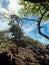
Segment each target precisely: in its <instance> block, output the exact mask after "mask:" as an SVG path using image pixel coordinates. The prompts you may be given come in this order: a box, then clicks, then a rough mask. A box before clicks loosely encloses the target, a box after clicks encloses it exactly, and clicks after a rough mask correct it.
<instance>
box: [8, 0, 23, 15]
mask: <svg viewBox="0 0 49 65" xmlns="http://www.w3.org/2000/svg"><path fill="white" fill-rule="evenodd" d="M18 2H19V0H9V6H8V9H9V11H10V13H11V14H12V13H13V14H15V13H16V14H17V13H18V10H19V9H21V8H22V7H23V6H21V5H19V3H18Z"/></svg>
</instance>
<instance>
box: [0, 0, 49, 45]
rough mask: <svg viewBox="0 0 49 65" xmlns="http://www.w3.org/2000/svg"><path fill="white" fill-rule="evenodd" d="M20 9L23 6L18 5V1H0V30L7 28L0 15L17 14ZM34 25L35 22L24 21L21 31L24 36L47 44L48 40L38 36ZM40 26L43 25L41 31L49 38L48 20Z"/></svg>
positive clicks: (30, 16) (6, 22) (5, 21)
mask: <svg viewBox="0 0 49 65" xmlns="http://www.w3.org/2000/svg"><path fill="white" fill-rule="evenodd" d="M21 7H23V6H20V5H19V3H18V0H0V30H5V29H8V28H9V26H8V21H7V20H4V19H2V17H1V13H5V12H6V14H12V13H13V14H14V13H15V14H18V10H19V9H20V8H21ZM28 18H32V19H34V18H36V17H35V16H32V15H29V16H28ZM36 24H37V23H36V22H35V21H28V20H24V21H23V27H22V29H23V30H24V32H25V34H26V35H28V36H30V37H32V38H34V39H36V40H38V41H40V42H43V43H45V44H48V43H49V40H47V39H46V38H44V37H42V36H41V35H39V34H38V29H37V26H36ZM41 25H44V27H43V28H42V29H41V30H42V32H43V33H44V34H46V35H48V36H49V20H48V21H47V22H42V23H41Z"/></svg>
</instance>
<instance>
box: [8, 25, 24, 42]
mask: <svg viewBox="0 0 49 65" xmlns="http://www.w3.org/2000/svg"><path fill="white" fill-rule="evenodd" d="M9 31H10V32H11V33H12V37H13V39H12V40H13V41H14V42H16V41H19V40H21V39H22V37H23V31H22V29H21V28H20V26H19V25H15V24H12V25H11V28H10V29H9Z"/></svg>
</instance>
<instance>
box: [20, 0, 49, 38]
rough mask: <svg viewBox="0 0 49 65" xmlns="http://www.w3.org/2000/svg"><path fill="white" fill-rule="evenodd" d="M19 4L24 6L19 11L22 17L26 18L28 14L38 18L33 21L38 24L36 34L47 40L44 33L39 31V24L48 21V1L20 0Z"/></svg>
mask: <svg viewBox="0 0 49 65" xmlns="http://www.w3.org/2000/svg"><path fill="white" fill-rule="evenodd" d="M20 4H21V5H23V6H24V7H23V8H22V9H21V10H20V11H19V12H20V14H21V15H22V16H26V15H28V14H29V15H33V16H39V17H40V18H37V19H36V20H35V21H36V22H37V23H38V32H39V34H40V35H42V36H44V37H45V38H47V39H49V37H48V36H47V35H45V34H44V33H42V31H41V28H42V27H41V22H42V21H46V20H49V1H48V0H20ZM26 19H27V18H26ZM27 20H32V19H27ZM32 21H33V20H32Z"/></svg>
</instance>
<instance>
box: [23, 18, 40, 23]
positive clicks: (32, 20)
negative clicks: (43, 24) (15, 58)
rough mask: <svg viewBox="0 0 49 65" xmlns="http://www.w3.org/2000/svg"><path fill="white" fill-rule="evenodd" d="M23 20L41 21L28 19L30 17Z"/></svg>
mask: <svg viewBox="0 0 49 65" xmlns="http://www.w3.org/2000/svg"><path fill="white" fill-rule="evenodd" d="M23 20H30V21H36V22H39V21H38V20H35V19H28V18H23Z"/></svg>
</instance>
